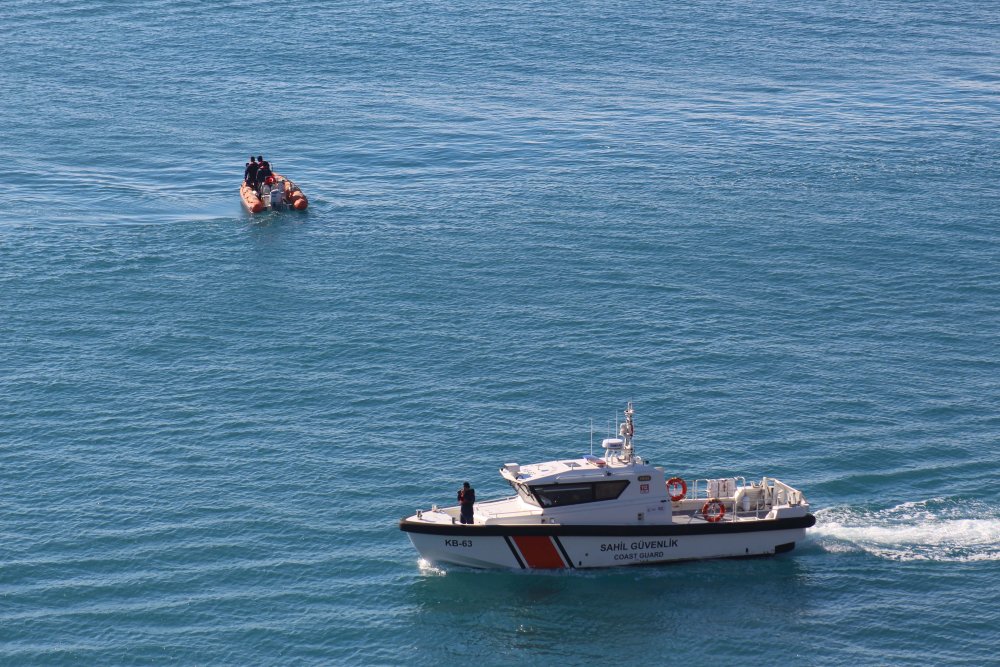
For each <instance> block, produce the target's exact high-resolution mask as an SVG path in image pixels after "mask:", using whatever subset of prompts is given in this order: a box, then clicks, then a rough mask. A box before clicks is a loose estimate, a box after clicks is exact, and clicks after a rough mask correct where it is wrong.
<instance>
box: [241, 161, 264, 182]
mask: <svg viewBox="0 0 1000 667" xmlns="http://www.w3.org/2000/svg"><path fill="white" fill-rule="evenodd" d="M259 166H260V165H258V164H257V163H256V162H255V161H254V157H253V155H251V156H250V161H249V162H247V167H246V169H244V170H243V182H244V183H246V184H247V185H248V186H249V187H251V188H252V187H254V186H255V185H256V184H257V169H258V167H259Z"/></svg>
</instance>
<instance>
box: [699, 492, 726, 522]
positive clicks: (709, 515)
mask: <svg viewBox="0 0 1000 667" xmlns="http://www.w3.org/2000/svg"><path fill="white" fill-rule="evenodd" d="M701 515H702V516H703V517H705V521H708V522H709V523H715V522H717V521H722V517H724V516H726V506H725V505H723V504H722V501H721V500H719V499H718V498H712V499H711V500H709V501H708V502H707V503H705V504H704V505H702V508H701Z"/></svg>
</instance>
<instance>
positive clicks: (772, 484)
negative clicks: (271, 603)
mask: <svg viewBox="0 0 1000 667" xmlns="http://www.w3.org/2000/svg"><path fill="white" fill-rule="evenodd" d="M634 414H635V411H634V410H633V408H632V403H631V402H630V403H629V404H628V407H627V408H626V410H625V421H623V422H622V423H621V425H620V428H619V430H618V433H619V437H617V438H606V439H605V440H604V441H603V442H602V444H601V447H602V449H603V450H604V455H603V456H602V457H597V456H593V455H588V456H583V457H581V458H575V459H560V460H556V461H548V462H545V463H536V464H533V465H523V466H522V465H518V464H517V463H508V464H506V465H504V466H503V467H502V468H500V475H501V476H502V477H503V478H504V479H505V480H506V481H507V483H509V484H510V486H511V487H512V488H513V489H514V491H515V492H516V494H517V495H514V496H510V497H508V498H503V499H500V500H490V501H486V502H481V503H476V504H475V505H474V512H473V523H471V524H462V523H460V521H459V519H460V507H459V506H457V505H456V506H453V507H445V508H440V509H439V508H438V507H437V506H434V507H432V508H431V509H429V510H417V513H416V514H414V515H413V516H409V517H407V518H405V519H402V520H401V521H400V522H399V528H400V530H402V531H404V532H405V533H407V535H408V536H409V538H410V541H411V542H412V543H413V546H414V547H416V549H417V551H418V552H420V555H421V556H422V557H423V558H424V559H425V560H427V561H430V562H432V563H453V564H457V565H464V566H468V567H475V568H512V569H557V568H595V567H613V566H620V565H639V564H651V563H665V562H668V561H678V560H692V559H702V558H738V557H747V556H763V555H771V554H780V553H784V552H787V551H791V550H792V549H794V548H795V543H796V542H798V541H800V540H802V539H803V538H804V537H805V534H806V528H809V527H810V526H812V525H814V524H815V523H816V519H815V517H814V516H813V515H812V514H810V513H809V503H807V502H806V499H805V497H804V496H803V495H802V492H800V491H798V490H796V489H793V488H792V487H790V486H788V485H787V484H785V483H783V482H780V481H778V480H777V479H774V478H771V477H764V478H762V479H761V480H760V481H754V482H747V480H746V479H745V478H744V477H728V478H723V479H697V480H693V481H691V482H690V483H689V482H688V481H687V480H684V479H682V478H680V477H671V478H669V479H668V478H667V477H666V474H665V472H664V469H663V468H662V467H660V466H654V465H651V464H650V463H649V462H647V461H646V460H645V459H643V458H642V457H640V456H638V455H636V454H635V451H634V449H633V443H632V436H633V434H634V432H635V426H634V423H633V419H632V416H633V415H634Z"/></svg>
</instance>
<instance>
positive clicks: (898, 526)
mask: <svg viewBox="0 0 1000 667" xmlns="http://www.w3.org/2000/svg"><path fill="white" fill-rule="evenodd" d="M812 538H813V540H814V542H815V543H816V544H818V545H819V546H821V547H822V548H824V549H825V550H827V551H830V552H840V553H843V552H851V551H864V552H867V553H870V554H872V555H875V556H878V557H879V558H885V559H888V560H895V561H941V562H973V561H993V560H1000V513H998V512H997V510H996V509H995V508H992V507H990V506H988V505H985V504H983V503H966V502H958V501H956V500H949V499H945V498H932V499H929V500H921V501H917V502H908V503H903V504H901V505H897V506H895V507H892V508H888V509H882V510H871V509H859V508H853V507H833V508H829V509H822V510H819V511H817V512H816V526H815V527H814V528H813V529H812Z"/></svg>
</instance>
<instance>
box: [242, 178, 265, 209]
mask: <svg viewBox="0 0 1000 667" xmlns="http://www.w3.org/2000/svg"><path fill="white" fill-rule="evenodd" d="M240 199H242V200H243V205H244V206H245V207H246V209H247V210H248V211H250V212H251V213H260V212H261V211H263V210H264V202H262V201H261V200H260V197H258V196H257V193H256V192H255V191H254V189H253V188H251V187H250V186H248V185H247V184H246V182H245V181H244V183H243V185H241V186H240Z"/></svg>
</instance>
